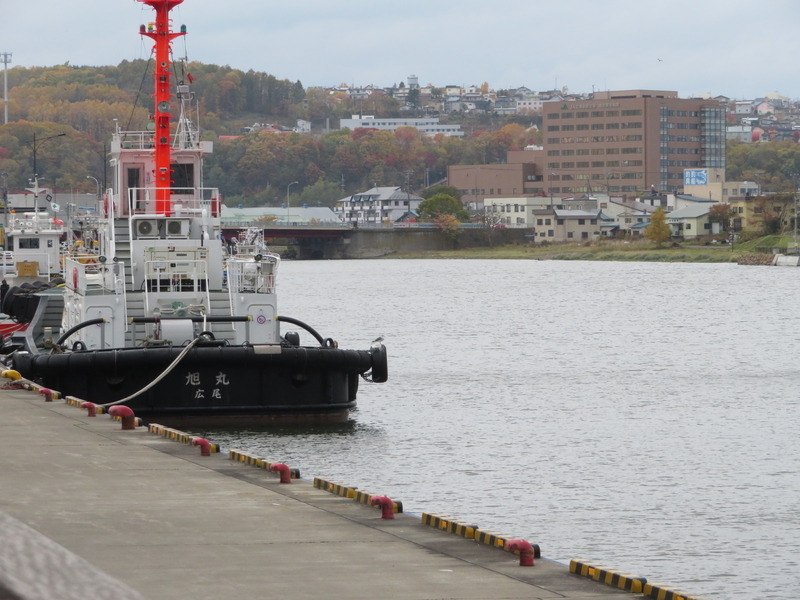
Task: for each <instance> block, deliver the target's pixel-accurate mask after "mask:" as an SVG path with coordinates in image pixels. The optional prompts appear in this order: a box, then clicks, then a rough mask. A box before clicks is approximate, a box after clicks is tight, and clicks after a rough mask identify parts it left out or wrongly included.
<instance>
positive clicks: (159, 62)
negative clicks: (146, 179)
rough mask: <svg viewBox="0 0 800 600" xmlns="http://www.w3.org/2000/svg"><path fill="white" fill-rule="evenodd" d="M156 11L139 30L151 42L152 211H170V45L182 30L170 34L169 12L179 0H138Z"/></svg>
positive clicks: (182, 32) (181, 33)
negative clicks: (152, 20) (151, 20)
mask: <svg viewBox="0 0 800 600" xmlns="http://www.w3.org/2000/svg"><path fill="white" fill-rule="evenodd" d="M138 1H139V2H142V3H143V4H147V5H148V6H149V7H150V8H152V9H153V10H155V11H156V19H155V23H152V24H150V25H149V26H148V27H146V28H145V26H144V25H142V26H141V27H140V28H139V33H141V34H142V35H145V36H147V37H149V38H151V39H152V40H154V41H155V51H156V69H155V75H154V77H155V92H156V93H155V95H154V101H155V102H154V106H155V113H154V114H155V132H154V134H153V135H154V143H155V160H156V173H155V183H156V213H157V214H159V215H169V213H170V208H171V207H170V191H169V188H170V186H171V179H172V177H171V173H170V171H171V170H170V147H171V145H172V129H171V125H170V118H171V117H170V109H171V104H170V101H171V100H172V85H171V82H170V70H169V67H170V64H171V63H170V47H171V45H172V40H173V38H176V37H178V36H181V35H186V31H181V32H180V33H173V32H172V31H170V19H169V12H170V11H171V10H172V9H173V8H174V7H176V6H177V5H178V4H181V3H182V2H183V0H138Z"/></svg>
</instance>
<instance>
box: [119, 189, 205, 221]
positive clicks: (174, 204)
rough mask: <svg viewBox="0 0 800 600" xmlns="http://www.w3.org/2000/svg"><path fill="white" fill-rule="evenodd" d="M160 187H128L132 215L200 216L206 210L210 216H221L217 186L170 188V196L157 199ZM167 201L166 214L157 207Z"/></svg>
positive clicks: (129, 206)
mask: <svg viewBox="0 0 800 600" xmlns="http://www.w3.org/2000/svg"><path fill="white" fill-rule="evenodd" d="M157 190H158V188H153V187H148V188H128V210H129V214H132V215H152V216H169V217H180V216H187V217H188V216H200V215H202V214H203V211H204V210H205V211H206V213H207V214H208V216H210V217H219V214H220V196H219V189H217V188H192V187H188V188H177V187H175V188H168V190H169V198H168V199H166V200H156V196H157ZM161 203H166V206H165V208H166V215H163V214H162V213H159V212H158V211H157V209H156V207H157V206H158V204H161Z"/></svg>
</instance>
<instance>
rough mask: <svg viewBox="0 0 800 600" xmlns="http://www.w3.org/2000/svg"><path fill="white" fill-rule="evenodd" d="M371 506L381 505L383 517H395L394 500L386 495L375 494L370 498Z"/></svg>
mask: <svg viewBox="0 0 800 600" xmlns="http://www.w3.org/2000/svg"><path fill="white" fill-rule="evenodd" d="M369 503H370V506H380V507H381V519H394V502H392V499H391V498H388V497H386V496H373V497H372V498H370V499H369Z"/></svg>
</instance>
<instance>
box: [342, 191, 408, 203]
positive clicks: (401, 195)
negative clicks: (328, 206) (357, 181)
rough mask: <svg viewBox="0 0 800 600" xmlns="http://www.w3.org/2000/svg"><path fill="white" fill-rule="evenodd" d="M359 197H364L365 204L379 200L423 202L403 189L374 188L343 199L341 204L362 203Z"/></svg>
mask: <svg viewBox="0 0 800 600" xmlns="http://www.w3.org/2000/svg"><path fill="white" fill-rule="evenodd" d="M359 196H361V197H363V200H364V201H365V202H370V201H379V200H380V201H384V200H423V198H421V197H420V196H417V195H415V194H409V193H408V192H404V191H403V188H401V187H374V188H372V189H371V190H367V191H366V192H359V193H358V194H353V195H352V196H347V197H345V198H342V199H341V200H339V202H349V201H354V202H360V201H361V200H362V198H359ZM367 196H368V197H367Z"/></svg>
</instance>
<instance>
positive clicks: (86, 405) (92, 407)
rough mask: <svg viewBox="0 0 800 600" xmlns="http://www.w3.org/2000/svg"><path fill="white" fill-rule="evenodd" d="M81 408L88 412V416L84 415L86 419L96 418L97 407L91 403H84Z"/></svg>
mask: <svg viewBox="0 0 800 600" xmlns="http://www.w3.org/2000/svg"><path fill="white" fill-rule="evenodd" d="M81 408H85V409H87V410H88V411H89V414H88V415H86V416H87V417H96V416H97V407H96V406H95V405H94V404H93V403H91V402H84V403H83V404H81Z"/></svg>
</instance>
